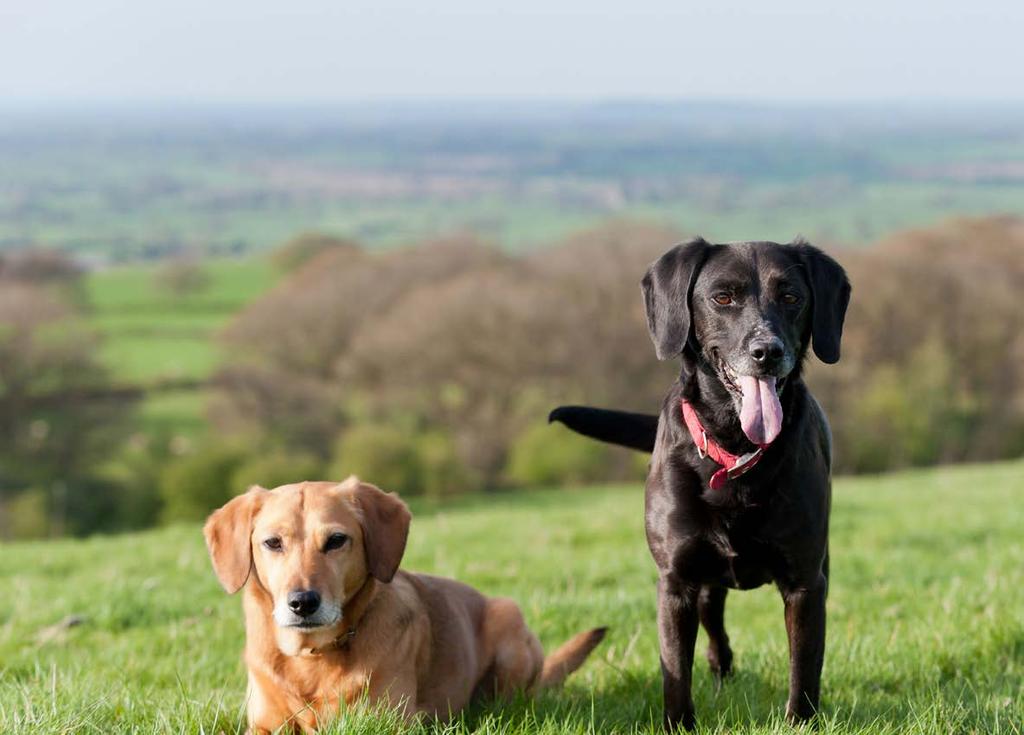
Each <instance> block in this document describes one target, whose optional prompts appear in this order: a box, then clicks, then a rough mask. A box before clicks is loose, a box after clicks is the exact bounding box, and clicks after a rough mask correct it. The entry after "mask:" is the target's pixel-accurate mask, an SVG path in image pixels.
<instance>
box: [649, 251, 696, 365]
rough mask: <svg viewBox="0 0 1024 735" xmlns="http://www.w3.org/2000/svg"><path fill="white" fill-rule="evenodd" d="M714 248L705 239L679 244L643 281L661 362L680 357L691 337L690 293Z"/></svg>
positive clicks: (650, 324) (655, 345)
mask: <svg viewBox="0 0 1024 735" xmlns="http://www.w3.org/2000/svg"><path fill="white" fill-rule="evenodd" d="M711 247H712V245H711V244H710V243H709V242H707V241H706V240H705V239H704V238H702V237H698V238H696V239H694V240H690V241H689V242H684V243H682V244H680V245H676V246H675V247H674V248H672V249H671V250H669V251H668V252H667V253H665V254H664V255H662V256H661V257H660V258H658V259H657V260H656V261H655V262H654V263H652V264H651V267H650V268H648V269H647V273H646V274H645V275H644V278H643V280H642V281H641V282H640V287H641V288H642V289H643V292H644V306H645V307H646V309H647V329H648V330H649V331H650V333H651V340H652V341H653V342H654V350H655V352H656V353H657V355H658V359H659V360H667V359H669V358H670V357H676V356H677V355H678V354H679V353H680V352H682V351H683V348H684V347H685V346H686V341H687V340H688V339H689V338H690V327H691V319H690V292H691V291H692V290H693V284H694V282H695V281H696V280H697V274H698V273H699V272H700V267H701V266H702V265H703V264H704V260H705V259H706V258H707V255H708V251H709V250H710V249H711Z"/></svg>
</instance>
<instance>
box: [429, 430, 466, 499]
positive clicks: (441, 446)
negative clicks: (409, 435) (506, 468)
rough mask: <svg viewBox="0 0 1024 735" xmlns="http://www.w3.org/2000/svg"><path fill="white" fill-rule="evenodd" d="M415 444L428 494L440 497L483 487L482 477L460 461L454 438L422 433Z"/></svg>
mask: <svg viewBox="0 0 1024 735" xmlns="http://www.w3.org/2000/svg"><path fill="white" fill-rule="evenodd" d="M415 444H416V453H417V455H418V457H419V466H420V484H421V487H422V491H423V494H424V495H426V496H428V497H431V498H440V497H442V496H444V495H455V494H457V493H463V492H468V491H470V490H474V489H476V488H478V487H479V484H480V478H479V476H478V475H477V474H476V473H474V472H473V471H472V470H470V469H469V468H468V467H466V466H465V465H464V464H463V462H462V460H460V459H459V454H458V450H457V448H456V446H455V441H454V440H453V439H452V437H451V436H449V435H448V434H445V433H443V432H440V431H428V432H424V433H422V434H420V435H419V436H418V437H417V439H416V442H415Z"/></svg>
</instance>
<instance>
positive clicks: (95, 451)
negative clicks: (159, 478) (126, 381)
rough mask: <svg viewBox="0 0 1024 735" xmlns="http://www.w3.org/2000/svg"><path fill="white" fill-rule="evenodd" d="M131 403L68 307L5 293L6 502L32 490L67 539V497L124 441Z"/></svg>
mask: <svg viewBox="0 0 1024 735" xmlns="http://www.w3.org/2000/svg"><path fill="white" fill-rule="evenodd" d="M133 398H134V396H133V395H131V394H130V393H129V394H125V393H119V392H117V391H113V390H111V385H110V376H109V374H108V372H107V371H106V369H105V368H104V367H103V366H102V365H101V364H100V363H99V360H98V358H97V354H96V342H95V340H94V339H93V338H92V336H91V335H90V334H89V333H88V332H87V330H85V329H84V328H83V326H82V324H81V323H80V322H78V321H77V320H76V319H75V317H74V312H73V311H72V310H71V308H70V307H69V306H67V305H66V304H64V303H62V302H61V301H59V300H58V299H57V298H55V297H54V296H53V295H52V294H50V293H48V292H47V291H46V290H44V289H42V288H40V287H38V286H26V285H23V284H4V285H3V286H0V502H3V503H5V504H7V501H10V500H11V499H12V498H14V497H15V496H16V495H19V494H20V493H22V492H25V491H27V490H30V489H34V490H35V491H37V492H40V493H42V495H43V496H44V497H45V499H46V507H47V513H48V516H49V519H50V532H51V533H53V534H59V533H62V532H63V531H64V530H65V528H66V527H67V525H68V520H69V518H68V510H67V509H68V507H69V504H70V501H69V495H70V494H72V493H75V492H77V491H78V490H79V489H81V488H83V487H85V486H87V485H89V484H90V483H91V482H92V479H91V478H90V475H91V473H92V472H93V470H94V469H95V468H96V466H97V465H98V464H99V463H100V462H102V461H103V460H104V459H106V458H107V457H108V456H109V455H110V453H111V452H112V451H113V450H114V448H115V447H116V446H117V445H118V444H119V442H120V441H121V439H122V438H123V436H124V434H123V430H124V424H123V421H122V419H123V418H124V416H125V414H126V411H127V410H128V409H129V407H130V405H131V402H132V399H133ZM3 533H4V529H3V528H0V535H2V534H3Z"/></svg>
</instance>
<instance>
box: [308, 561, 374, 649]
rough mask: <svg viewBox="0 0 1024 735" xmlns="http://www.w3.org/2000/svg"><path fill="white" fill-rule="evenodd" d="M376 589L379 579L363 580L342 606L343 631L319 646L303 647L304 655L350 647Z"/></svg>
mask: <svg viewBox="0 0 1024 735" xmlns="http://www.w3.org/2000/svg"><path fill="white" fill-rule="evenodd" d="M376 591H377V580H375V579H374V578H373V577H369V576H368V577H367V578H366V581H365V582H363V585H362V587H360V588H359V589H358V590H356V593H355V594H354V595H352V597H350V598H349V601H348V602H346V603H345V604H344V606H343V607H342V611H341V620H342V624H343V626H344V627H343V628H342V630H341V632H340V633H339V634H338V635H337V636H336V637H335V638H334V640H332V641H330V642H329V643H325V644H324V645H322V646H318V647H317V648H307V649H303V651H302V655H304V656H319V655H321V654H324V653H331V652H332V651H340V650H343V649H345V648H348V646H349V644H350V643H351V642H352V639H353V638H355V637H356V630H357V629H358V626H359V623H361V622H362V620H363V617H364V616H365V615H366V612H367V610H369V608H370V603H371V602H373V599H374V596H375V595H374V593H375V592H376Z"/></svg>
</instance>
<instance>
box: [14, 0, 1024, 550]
mask: <svg viewBox="0 0 1024 735" xmlns="http://www.w3.org/2000/svg"><path fill="white" fill-rule="evenodd" d="M741 18H742V22H740V19H741ZM1022 22H1024V5H1021V4H1020V3H1016V2H1009V1H1007V2H995V1H986V2H975V3H971V4H969V5H964V4H962V3H953V2H927V3H926V2H908V3H901V4H900V6H899V7H898V8H896V7H893V5H892V4H891V3H888V2H881V1H880V0H868V1H866V2H861V3H858V4H856V7H854V6H853V5H849V6H847V5H844V6H842V7H826V4H822V3H815V2H809V1H808V2H803V1H800V0H782V1H781V2H775V3H771V4H770V6H769V5H758V6H756V7H745V6H744V4H741V3H736V2H722V3H716V4H714V6H709V7H698V6H688V5H684V4H680V3H676V2H668V1H667V0H666V1H664V2H653V1H651V0H640V1H639V2H632V3H630V4H629V8H628V10H625V9H622V10H610V9H602V8H598V7H596V6H594V5H593V4H592V3H589V2H586V3H585V2H574V1H568V2H558V3H551V2H534V1H532V0H528V1H526V2H520V3H516V4H515V6H514V7H511V6H503V7H501V8H500V9H497V8H491V9H488V8H487V7H486V6H485V4H483V3H479V2H464V1H462V0H438V1H437V2H434V3H430V4H424V3H413V2H391V1H390V0H384V1H375V2H366V1H364V0H357V1H354V2H346V3H344V4H339V3H335V2H328V1H327V0H324V1H323V2H314V1H312V0H299V1H298V2H292V3H289V4H288V5H287V7H284V6H282V7H276V6H271V5H269V4H258V3H257V4H253V3H249V2H240V0H225V1H224V2H218V3H208V2H196V1H195V0H184V1H182V2H175V3H170V2H167V1H165V0H157V1H154V2H148V3H137V2H133V3H129V2H119V1H117V0H94V1H93V2H90V3H80V2H76V1H72V0H65V1H63V2H45V1H44V2H40V1H39V0H33V1H31V2H30V1H29V0H5V2H4V3H3V6H2V7H0V538H2V539H12V538H32V537H56V536H63V535H88V534H92V533H96V532H112V531H119V530H126V529H135V528H144V527H149V526H154V525H158V524H163V523H168V522H172V521H176V520H192V519H198V518H202V517H204V516H205V514H206V513H207V512H208V511H209V509H211V508H213V507H215V506H217V505H219V504H221V503H222V502H223V501H225V500H226V499H227V498H228V497H230V496H232V495H234V494H236V493H238V492H240V491H242V490H244V489H245V488H246V487H247V485H249V484H252V483H260V484H263V485H267V486H273V485H275V484H279V483H283V482H287V481H293V480H298V479H303V478H315V477H333V478H339V479H340V478H341V477H342V476H344V475H347V474H349V473H351V472H356V473H359V474H362V475H364V476H366V477H368V478H371V479H372V480H373V481H375V482H376V483H378V484H380V485H382V486H383V487H385V488H387V489H390V490H397V491H399V492H401V493H403V494H405V495H408V496H415V495H422V496H427V497H429V498H431V499H433V500H435V501H437V502H443V501H444V500H445V498H447V497H451V496H453V495H456V494H461V493H473V492H496V491H511V490H516V489H521V488H528V487H536V486H543V487H559V486H566V485H578V484H586V483H593V482H607V481H611V480H619V479H629V480H632V481H639V479H640V478H641V477H642V476H643V473H644V470H643V466H644V463H645V458H644V457H642V456H639V455H637V454H632V453H628V452H626V451H622V450H615V449H611V448H607V447H603V446H601V445H598V444H596V443H591V442H587V441H586V440H583V439H580V438H578V437H575V436H573V435H571V434H570V433H569V432H567V431H565V430H563V429H561V428H560V427H549V426H548V425H547V424H546V415H547V412H548V410H549V409H550V408H551V407H553V406H554V405H557V404H559V403H565V402H586V403H591V404H597V405H607V406H615V407H621V408H627V409H632V410H637V411H647V412H656V411H657V410H658V409H659V407H660V402H661V399H662V397H663V395H664V393H665V391H666V389H667V387H668V385H669V384H670V382H671V381H672V379H673V378H674V376H675V372H676V367H675V365H672V364H659V363H658V362H657V360H656V359H655V357H654V352H653V349H652V348H651V345H650V343H649V340H648V337H647V333H646V328H645V323H644V318H643V313H642V304H641V299H640V297H639V289H638V282H639V279H640V276H641V275H642V273H643V270H644V268H645V267H646V265H647V264H648V263H649V262H650V261H651V260H653V259H654V258H655V257H657V256H658V255H659V254H660V253H661V252H663V251H664V250H666V249H667V248H668V247H670V246H671V245H672V244H674V243H675V242H677V241H679V240H681V239H683V238H685V237H688V236H691V235H695V234H701V235H703V236H705V237H707V238H708V239H711V240H715V241H726V240H734V239H773V240H778V241H789V240H791V239H792V238H794V237H795V236H797V235H803V236H805V237H807V238H808V239H810V240H811V241H812V242H813V243H815V244H817V245H819V246H820V247H823V248H825V249H827V250H828V251H830V252H831V253H832V254H833V255H834V256H835V257H836V258H837V259H838V260H840V261H841V262H842V263H843V264H844V265H845V266H846V268H847V269H848V271H849V272H850V275H851V278H852V280H853V283H854V297H853V303H852V306H851V308H850V313H849V315H848V320H847V329H846V335H845V342H844V350H843V360H842V361H841V362H840V363H839V364H838V365H836V366H834V367H829V368H827V369H823V368H821V366H819V365H817V364H814V362H813V358H812V359H811V364H810V365H809V367H808V370H809V380H810V382H811V383H812V386H813V388H814V390H815V391H816V394H817V395H818V397H819V398H820V399H821V400H822V402H823V403H824V405H825V408H826V410H827V412H828V413H829V415H830V417H831V420H832V425H833V428H834V432H835V436H836V469H837V470H838V472H840V473H847V474H849V473H878V472H885V471H889V470H894V469H897V468H904V467H909V466H921V465H932V464H939V463H954V462H980V461H989V460H996V459H1004V458H1011V457H1019V456H1021V455H1022V454H1024V329H1022V326H1024V308H1022V306H1021V301H1020V299H1021V294H1022V293H1024V219H1022V217H1024V84H1022V81H1024V79H1022V78H1021V69H1024V51H1022V47H1021V46H1020V44H1019V42H1018V35H1019V29H1020V28H1021V24H1022Z"/></svg>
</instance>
